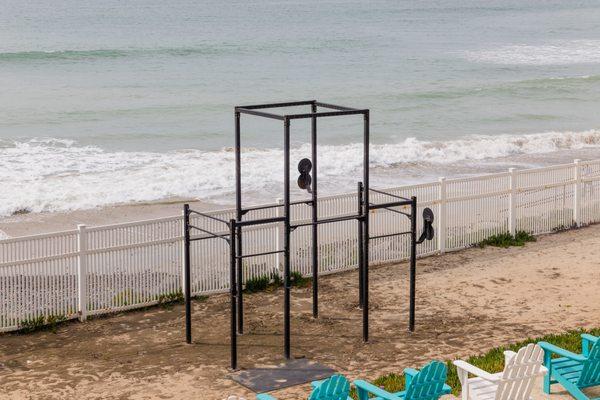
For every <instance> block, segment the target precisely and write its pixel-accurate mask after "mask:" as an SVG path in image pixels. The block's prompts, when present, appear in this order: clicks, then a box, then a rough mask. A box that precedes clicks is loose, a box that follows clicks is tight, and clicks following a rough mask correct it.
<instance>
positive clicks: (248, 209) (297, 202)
mask: <svg viewBox="0 0 600 400" xmlns="http://www.w3.org/2000/svg"><path fill="white" fill-rule="evenodd" d="M312 202H313V201H312V200H298V201H292V202H290V205H291V206H293V205H296V204H307V205H308V204H312ZM284 205H285V204H283V203H282V204H267V205H264V206H254V207H248V208H242V212H248V211H256V210H265V209H267V208H277V207H283V206H284Z"/></svg>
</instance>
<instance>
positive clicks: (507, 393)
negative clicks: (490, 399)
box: [496, 343, 544, 400]
mask: <svg viewBox="0 0 600 400" xmlns="http://www.w3.org/2000/svg"><path fill="white" fill-rule="evenodd" d="M543 360H544V351H543V350H542V348H541V347H540V346H538V345H537V344H533V343H531V344H528V345H527V346H526V347H523V348H521V349H520V350H519V351H518V352H517V354H516V355H515V356H513V357H512V358H511V359H510V360H508V361H507V362H506V365H505V366H504V371H503V373H502V379H501V381H500V383H499V384H498V390H497V391H496V400H528V399H529V398H530V396H531V390H532V388H533V384H534V381H535V379H536V377H538V376H540V375H541V369H542V362H543Z"/></svg>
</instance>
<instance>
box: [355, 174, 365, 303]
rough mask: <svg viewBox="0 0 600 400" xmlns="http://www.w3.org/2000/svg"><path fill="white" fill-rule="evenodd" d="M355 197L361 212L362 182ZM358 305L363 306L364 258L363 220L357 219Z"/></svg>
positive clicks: (359, 212) (360, 212)
mask: <svg viewBox="0 0 600 400" xmlns="http://www.w3.org/2000/svg"><path fill="white" fill-rule="evenodd" d="M356 197H357V199H358V214H359V215H362V214H363V203H362V197H363V185H362V182H358V191H357V196H356ZM357 221H358V240H357V242H358V243H357V247H358V306H359V307H360V308H362V306H363V268H364V258H363V220H362V218H361V219H358V220H357Z"/></svg>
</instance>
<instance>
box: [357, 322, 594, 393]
mask: <svg viewBox="0 0 600 400" xmlns="http://www.w3.org/2000/svg"><path fill="white" fill-rule="evenodd" d="M582 333H590V334H592V335H594V336H600V328H595V329H590V330H584V329H579V330H572V331H567V332H565V333H562V334H551V335H545V336H542V337H538V338H529V339H526V340H523V341H520V342H517V343H513V344H511V345H508V346H502V347H497V348H495V349H492V350H490V351H488V352H486V353H484V354H481V355H475V356H471V357H469V358H466V359H465V361H467V362H468V363H470V364H473V365H474V366H476V367H478V368H481V369H483V370H484V371H487V372H490V373H497V372H501V371H502V370H503V369H504V351H505V350H512V351H515V352H516V351H518V350H519V349H520V348H521V347H523V346H526V345H528V344H529V343H537V342H540V341H545V342H549V343H552V344H554V345H557V346H559V347H562V348H564V349H567V350H569V351H572V352H575V353H580V352H581V334H582ZM452 361H453V360H447V361H446V364H447V366H448V379H447V381H446V383H447V384H448V385H449V386H450V387H451V388H452V394H454V395H455V396H458V395H459V393H460V381H459V380H458V374H457V372H456V367H455V366H454V364H452ZM415 367H417V368H420V367H422V365H418V366H415ZM373 384H375V385H377V386H379V387H382V388H384V389H385V390H387V391H388V392H392V393H393V392H399V391H401V390H404V376H403V375H398V374H396V373H391V374H387V375H383V376H380V377H379V378H377V379H375V380H374V381H373ZM351 396H352V398H353V399H357V398H358V397H357V396H356V392H355V391H354V390H352V392H351Z"/></svg>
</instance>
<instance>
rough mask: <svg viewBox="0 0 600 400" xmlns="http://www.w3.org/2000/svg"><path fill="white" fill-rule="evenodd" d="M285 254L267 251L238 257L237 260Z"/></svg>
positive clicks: (279, 251) (277, 251)
mask: <svg viewBox="0 0 600 400" xmlns="http://www.w3.org/2000/svg"><path fill="white" fill-rule="evenodd" d="M283 252H284V250H276V251H266V252H264V253H254V254H244V255H242V256H236V257H235V258H248V257H258V256H268V255H269V254H277V253H283Z"/></svg>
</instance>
